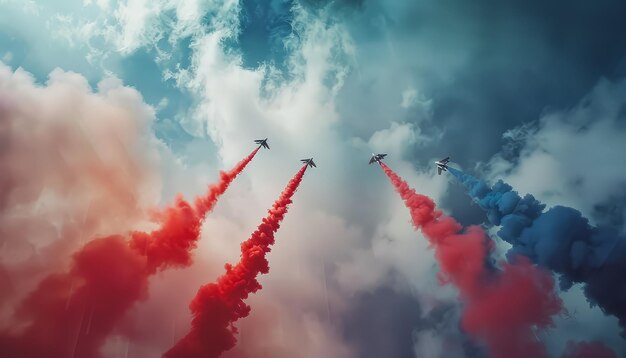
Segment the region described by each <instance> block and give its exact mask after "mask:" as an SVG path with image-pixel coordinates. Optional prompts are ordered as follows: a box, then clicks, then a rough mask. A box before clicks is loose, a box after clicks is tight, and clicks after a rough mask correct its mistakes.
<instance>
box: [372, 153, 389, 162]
mask: <svg viewBox="0 0 626 358" xmlns="http://www.w3.org/2000/svg"><path fill="white" fill-rule="evenodd" d="M386 156H387V154H383V153H381V154H374V153H372V158H370V164H372V163H374V162H378V163H380V161H381V160H382V159H383V158H384V157H386Z"/></svg>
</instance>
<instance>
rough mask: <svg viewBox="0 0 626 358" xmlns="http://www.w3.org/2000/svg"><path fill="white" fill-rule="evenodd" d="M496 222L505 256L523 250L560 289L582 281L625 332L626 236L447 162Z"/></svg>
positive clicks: (591, 298) (589, 296)
mask: <svg viewBox="0 0 626 358" xmlns="http://www.w3.org/2000/svg"><path fill="white" fill-rule="evenodd" d="M448 170H449V171H450V173H451V174H452V175H454V176H455V177H456V178H457V179H458V180H459V181H460V182H461V183H463V185H464V186H465V187H466V188H467V189H468V192H469V194H470V196H471V197H472V198H473V199H474V200H475V201H476V202H477V203H478V205H479V206H480V207H481V208H482V209H483V210H485V212H486V213H487V218H488V219H489V221H490V222H491V223H492V224H493V225H496V226H500V230H499V231H498V236H500V237H501V238H502V239H503V240H505V241H506V242H508V243H509V244H511V245H513V247H512V248H511V249H510V250H509V252H507V258H508V259H509V261H515V257H516V256H518V255H523V256H526V257H528V258H530V259H531V260H532V261H533V262H535V263H537V264H538V265H540V266H543V267H546V268H549V269H551V270H553V271H554V272H556V273H558V274H560V277H559V281H560V282H559V283H560V287H561V289H562V290H567V289H569V288H570V287H571V286H572V285H573V284H574V283H583V284H584V292H585V296H586V297H587V300H588V301H589V303H591V304H592V305H593V304H597V305H598V306H599V307H600V308H601V309H602V311H603V312H604V313H605V314H610V315H613V316H615V317H617V318H618V319H619V323H620V326H621V327H622V333H621V334H622V337H626V242H625V239H624V237H623V236H621V235H620V233H619V231H618V230H616V229H614V228H598V227H594V226H591V225H590V224H589V220H587V219H586V218H585V217H583V216H582V214H581V213H580V211H578V210H576V209H572V208H569V207H565V206H555V207H553V208H550V209H548V210H547V211H545V210H544V209H545V207H546V205H545V204H543V203H541V202H539V201H538V200H537V199H535V198H534V197H533V196H532V195H530V194H526V195H525V196H524V197H523V198H522V197H521V196H520V195H518V193H517V192H515V191H513V188H512V187H511V186H510V185H509V184H506V183H504V182H503V181H502V180H499V181H498V182H497V183H495V184H494V185H493V186H492V187H491V188H490V187H489V186H488V185H487V183H485V182H484V181H483V180H479V179H477V178H474V177H472V176H470V175H467V174H465V173H463V172H461V171H458V170H456V169H453V168H448Z"/></svg>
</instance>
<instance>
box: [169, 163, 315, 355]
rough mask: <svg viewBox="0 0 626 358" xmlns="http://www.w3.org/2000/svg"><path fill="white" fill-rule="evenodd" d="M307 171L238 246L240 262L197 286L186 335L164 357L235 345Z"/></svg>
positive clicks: (210, 352)
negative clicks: (239, 322)
mask: <svg viewBox="0 0 626 358" xmlns="http://www.w3.org/2000/svg"><path fill="white" fill-rule="evenodd" d="M306 168H307V165H304V166H303V167H302V168H301V169H300V170H299V171H298V172H297V173H296V175H295V176H294V177H293V178H292V179H291V180H290V181H289V183H288V184H287V187H286V188H285V189H284V190H283V192H282V193H281V194H280V197H279V198H278V200H276V202H274V205H272V208H271V209H270V210H269V211H268V213H269V214H268V215H267V216H266V217H265V218H264V219H263V222H262V223H261V225H259V226H258V228H257V230H256V231H254V232H253V233H252V235H251V236H250V238H249V239H248V240H246V241H244V242H243V243H242V244H241V259H240V261H239V263H237V264H236V265H234V266H233V265H230V264H226V265H225V268H226V273H225V274H224V275H222V276H221V277H219V278H218V279H217V282H215V283H209V284H207V285H204V286H202V287H200V289H199V290H198V293H197V294H196V296H195V297H194V298H193V300H192V301H191V303H190V305H189V308H190V310H191V312H192V315H193V318H192V321H191V329H190V331H189V333H187V335H185V336H184V337H183V338H182V339H181V340H180V341H179V342H178V343H177V344H176V345H175V346H174V347H173V348H172V349H170V350H169V351H168V352H166V353H165V354H164V357H168V358H178V357H180V358H183V357H184V358H194V357H203V358H207V357H218V356H220V355H221V354H222V353H223V352H225V351H227V350H229V349H231V348H233V347H234V346H235V344H236V342H237V339H236V337H235V336H236V334H237V328H236V327H235V326H234V324H235V322H236V321H237V320H239V319H240V318H244V317H246V316H248V315H249V314H250V306H249V305H247V304H246V303H244V300H245V299H246V298H248V296H249V295H250V294H251V293H254V292H256V291H258V290H260V289H261V284H259V282H258V281H257V276H258V275H259V274H266V273H268V272H269V263H268V261H267V258H266V257H265V256H266V254H267V253H268V252H269V251H270V250H271V246H272V245H273V244H274V234H275V233H276V231H277V230H278V229H279V227H280V222H281V221H282V220H283V218H284V217H285V214H286V213H287V209H288V206H289V204H291V202H292V201H291V198H292V196H293V194H294V193H295V192H296V190H297V189H298V186H299V185H300V182H301V181H302V178H303V177H304V173H305V171H306Z"/></svg>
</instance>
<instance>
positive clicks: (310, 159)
mask: <svg viewBox="0 0 626 358" xmlns="http://www.w3.org/2000/svg"><path fill="white" fill-rule="evenodd" d="M300 161H301V162H302V163H306V165H308V166H309V167H315V168H317V166H316V165H315V162H314V161H313V158H309V159H300Z"/></svg>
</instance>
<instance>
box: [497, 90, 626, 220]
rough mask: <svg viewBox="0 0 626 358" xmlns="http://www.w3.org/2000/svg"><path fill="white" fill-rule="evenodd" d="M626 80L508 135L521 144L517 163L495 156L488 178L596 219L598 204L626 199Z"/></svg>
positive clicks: (522, 192) (593, 91)
mask: <svg viewBox="0 0 626 358" xmlns="http://www.w3.org/2000/svg"><path fill="white" fill-rule="evenodd" d="M624 98H626V81H624V80H622V81H620V82H615V83H611V82H608V81H606V80H603V81H600V82H599V83H598V84H597V85H596V87H595V88H594V89H593V90H592V91H591V92H590V93H589V94H588V95H587V96H586V97H585V98H583V99H582V100H581V102H580V103H579V104H578V105H577V106H575V107H574V108H572V109H571V110H567V111H557V112H553V113H550V114H547V115H545V116H544V117H542V118H541V119H540V121H539V125H538V128H536V129H529V128H528V126H523V127H521V128H518V129H515V130H513V131H509V132H507V133H508V137H509V138H510V139H515V140H516V141H518V142H521V143H522V148H521V151H520V156H519V160H518V161H516V162H511V161H508V160H506V159H505V158H503V157H502V156H496V157H494V158H493V160H492V161H491V162H490V163H489V164H490V166H489V177H490V178H493V179H494V180H495V179H496V178H502V179H503V180H504V181H506V182H508V183H510V184H511V185H513V187H514V188H515V189H516V190H518V191H519V192H520V193H521V194H524V193H532V194H533V195H535V196H536V197H537V198H538V199H539V200H541V201H543V202H545V203H547V204H548V205H549V206H552V205H557V204H559V205H566V206H572V207H574V208H576V209H579V210H581V211H582V212H583V214H585V215H587V216H589V217H590V218H591V219H592V220H593V215H592V214H593V212H594V206H595V205H597V204H601V203H604V202H606V201H607V200H610V199H612V198H618V197H623V196H624V195H626V178H625V177H624V176H623V175H622V174H623V173H624V171H625V170H626V157H624V156H622V155H620V154H619V153H623V152H625V151H626V142H625V141H624V135H626V126H624V125H623V123H622V122H623V119H624V115H625V114H624V112H623V108H624V105H626V102H625V99H624Z"/></svg>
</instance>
